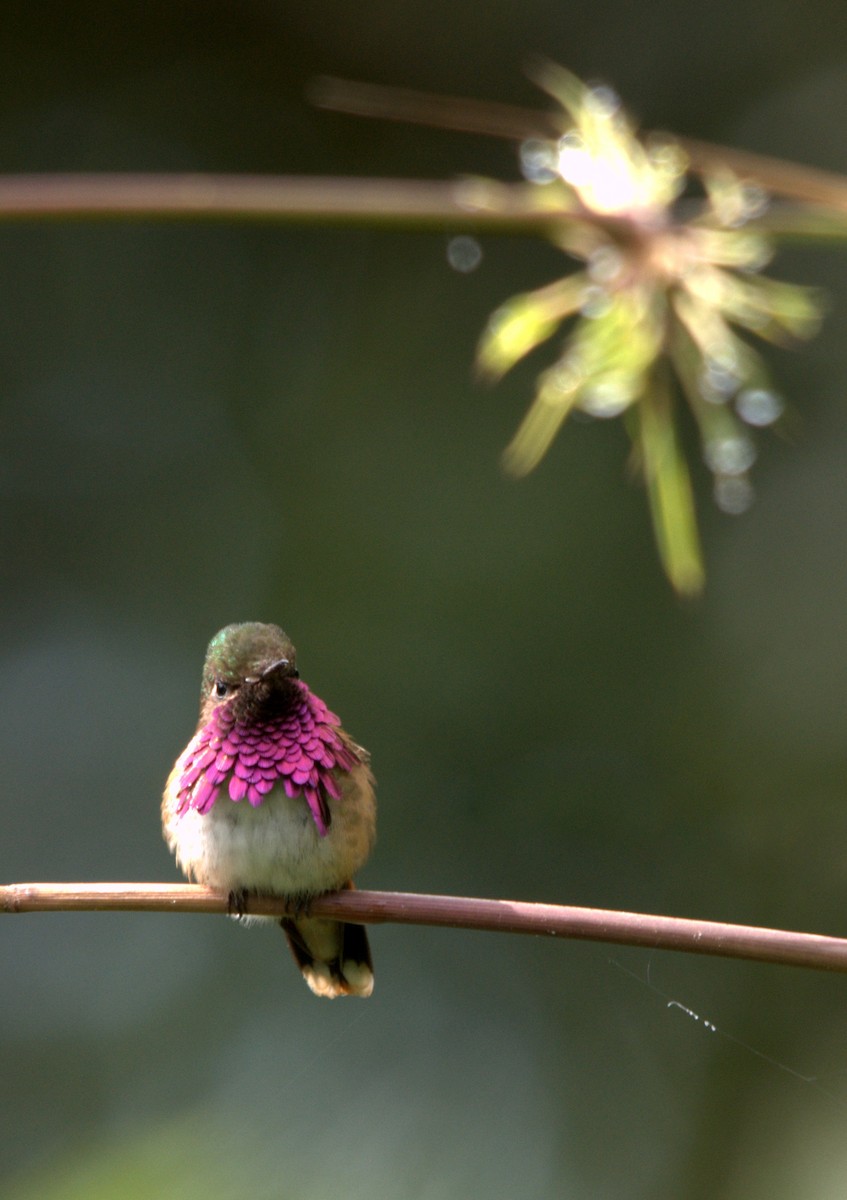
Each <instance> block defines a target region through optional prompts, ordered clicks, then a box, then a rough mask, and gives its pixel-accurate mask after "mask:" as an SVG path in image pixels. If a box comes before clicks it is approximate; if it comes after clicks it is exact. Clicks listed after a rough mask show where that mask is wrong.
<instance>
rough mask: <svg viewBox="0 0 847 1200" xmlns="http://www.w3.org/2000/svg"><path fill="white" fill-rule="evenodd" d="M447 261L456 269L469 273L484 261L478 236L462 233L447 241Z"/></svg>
mask: <svg viewBox="0 0 847 1200" xmlns="http://www.w3.org/2000/svg"><path fill="white" fill-rule="evenodd" d="M447 261H448V263H449V264H450V266H451V267H452V268H453V270H454V271H461V272H462V274H463V275H467V274H468V273H469V272H470V271H475V270H476V269H477V267H478V266H479V264H480V263H481V262H482V247H481V246H480V244H479V242H478V241H477V240H476V238H472V237H468V236H467V235H466V234H461V235H460V236H459V237H454V238H450V241H449V242H448V243H447Z"/></svg>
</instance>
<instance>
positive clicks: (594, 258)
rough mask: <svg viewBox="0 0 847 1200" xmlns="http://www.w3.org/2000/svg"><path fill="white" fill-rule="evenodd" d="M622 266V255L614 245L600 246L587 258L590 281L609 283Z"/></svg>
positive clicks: (616, 275)
mask: <svg viewBox="0 0 847 1200" xmlns="http://www.w3.org/2000/svg"><path fill="white" fill-rule="evenodd" d="M622 267H623V257H622V255H621V252H620V251H619V250H616V249H615V248H614V246H600V247H599V249H597V250H595V251H594V252H593V253H592V254H591V255H590V257H589V259H588V275H589V278H590V279H591V281H592V283H599V284H603V283H611V282H612V280H613V279H616V278H617V277H618V275H619V274H620V272H621V268H622Z"/></svg>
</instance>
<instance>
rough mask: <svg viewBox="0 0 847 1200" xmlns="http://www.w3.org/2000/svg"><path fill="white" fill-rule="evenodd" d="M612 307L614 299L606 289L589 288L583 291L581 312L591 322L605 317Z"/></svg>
mask: <svg viewBox="0 0 847 1200" xmlns="http://www.w3.org/2000/svg"><path fill="white" fill-rule="evenodd" d="M611 307H612V297H611V296H610V295H609V293H608V291H607V289H606V288H604V287H596V286H594V285H592V286H589V287H587V288H585V289H584V290H583V293H582V304H581V305H580V306H579V311H580V312H581V313H582V315H583V316H584V317H588V319H589V320H596V319H597V317H605V315H606V313H607V312H608V311H609V309H610V308H611Z"/></svg>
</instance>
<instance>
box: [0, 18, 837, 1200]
mask: <svg viewBox="0 0 847 1200" xmlns="http://www.w3.org/2000/svg"><path fill="white" fill-rule="evenodd" d="M0 33H2V37H0V63H2V70H0V97H2V102H1V103H0V163H2V168H3V169H4V170H5V171H12V172H14V171H25V170H34V171H62V170H152V171H169V170H174V171H177V170H213V171H226V172H236V171H247V172H280V173H286V172H291V173H298V172H301V173H320V174H333V173H334V174H362V175H375V176H377V175H401V176H406V177H420V178H449V177H452V176H454V175H456V174H459V173H465V172H469V173H482V174H489V175H492V176H497V177H501V178H505V179H511V178H516V177H517V171H516V166H515V153H514V148H513V147H511V146H509V145H507V144H501V143H493V142H487V141H484V140H483V139H480V138H473V137H469V136H460V135H454V134H448V133H443V132H438V131H432V130H425V129H411V128H405V127H403V126H395V125H390V124H381V123H370V122H365V121H361V122H359V121H356V120H353V119H350V118H345V117H342V116H337V115H332V114H327V113H321V112H317V111H315V110H313V109H311V108H310V107H309V106H308V105H307V103H306V102H305V100H304V89H305V87H306V85H307V83H308V81H309V79H310V78H311V77H313V76H314V75H315V74H317V73H333V74H338V75H343V76H347V77H352V78H357V79H366V80H369V81H373V82H382V83H386V84H399V85H404V86H410V87H418V88H422V89H426V90H432V91H442V92H448V93H454V94H467V95H473V96H477V97H481V98H491V99H498V100H503V101H510V102H515V103H520V104H533V103H536V101H537V100H539V99H540V97H538V96H537V93H536V92H535V91H534V89H533V88H532V87H531V85H530V84H529V83H528V82H527V81H526V79H525V78H524V76H523V74H522V64H523V63H524V62H525V60H526V57H527V56H528V55H529V54H533V53H543V54H544V55H546V56H548V57H549V58H551V59H554V60H556V61H559V62H561V63H562V64H564V65H566V66H568V67H570V68H571V69H573V70H575V71H577V72H578V73H579V74H581V75H582V76H583V77H586V78H589V79H593V78H603V79H605V80H607V81H608V82H611V83H612V84H613V85H614V86H615V87H616V88H617V89H618V91H619V92H620V93H621V94H622V95H623V97H624V98H625V100H626V102H627V104H628V105H629V107H630V109H631V110H632V111H633V112H634V113H635V114H636V115H637V116H638V117H640V119H641V120H643V122H644V123H645V124H646V125H648V126H651V127H657V126H660V127H666V128H672V129H675V130H677V131H679V132H683V133H689V134H692V135H695V136H701V137H707V138H712V139H715V140H721V141H724V142H727V143H731V144H735V145H743V146H746V147H748V148H750V149H754V150H759V151H764V152H768V153H777V154H781V155H785V156H788V157H796V158H798V159H800V160H804V161H807V162H812V163H815V164H817V165H820V166H826V167H830V168H832V169H836V170H842V171H845V170H847V152H846V151H845V140H844V135H843V130H844V127H845V121H846V120H847V10H838V9H837V8H836V9H833V6H832V5H831V4H829V3H823V0H811V2H810V3H807V4H805V5H802V6H798V5H797V4H796V3H794V0H790V2H789V0H771V3H769V4H768V5H764V4H761V3H757V2H756V0H732V3H729V2H728V0H713V2H711V3H708V4H704V3H694V2H693V0H683V2H682V3H679V2H678V0H677V2H674V3H671V2H668V0H662V2H658V3H654V4H650V5H634V4H630V3H626V2H625V0H594V2H593V3H591V4H587V3H580V4H576V3H575V4H570V5H564V4H562V3H560V2H554V0H526V2H524V3H522V4H520V5H518V4H516V3H508V2H502V0H500V2H495V3H491V2H489V3H484V2H483V0H451V2H450V3H446V2H444V0H436V2H433V0H428V2H427V3H424V2H423V0H410V2H407V3H404V4H397V3H396V2H395V3H385V2H382V0H364V2H363V3H359V4H355V5H352V4H348V3H342V2H341V0H317V2H316V3H313V4H309V5H294V4H285V3H283V2H282V0H264V2H260V0H253V2H250V0H246V2H243V3H240V4H238V5H232V4H228V3H218V2H215V0H204V2H203V3H200V2H199V0H197V2H188V0H170V2H169V3H167V4H165V3H145V4H143V5H136V4H121V3H117V4H114V5H111V6H106V5H101V4H93V3H78V4H73V3H72V4H69V5H68V4H61V5H60V4H55V3H45V4H37V5H31V4H24V3H20V2H18V0H15V2H11V3H7V4H4V5H3V7H2V10H0ZM449 235H450V231H449V230H445V231H444V233H443V235H441V234H430V235H419V234H412V233H409V234H397V233H378V232H373V233H366V232H361V231H344V230H339V229H333V230H326V231H325V230H321V229H319V228H313V229H311V230H308V231H305V230H298V229H294V228H284V227H273V226H269V225H266V226H246V225H241V226H239V225H236V224H227V223H221V224H218V225H202V226H201V225H191V224H190V223H182V224H180V223H176V222H174V223H158V224H157V223H146V222H138V223H127V222H111V223H102V224H90V223H89V224H86V223H77V224H74V223H65V224H62V223H54V224H46V223H45V224H5V225H2V226H0V280H2V287H3V294H4V297H5V302H4V304H3V306H2V316H0V396H2V401H1V402H2V407H3V439H2V450H0V454H2V458H0V485H2V489H3V493H4V505H3V510H2V511H3V517H2V524H1V525H0V529H2V539H3V541H2V554H1V555H0V569H1V570H2V572H3V593H2V596H3V603H2V617H0V620H2V627H0V656H2V664H0V665H1V666H2V678H3V681H4V687H3V719H2V723H0V761H1V762H2V764H3V767H2V771H3V792H4V803H3V836H2V842H0V863H2V869H0V878H2V880H3V881H4V882H13V881H24V880H123V879H131V880H175V879H177V878H178V876H177V872H176V869H175V867H174V866H173V864H172V862H171V861H170V858H169V855H168V853H167V850H166V848H165V846H164V843H163V842H162V841H161V837H160V832H159V815H158V805H159V796H160V794H161V788H162V785H163V782H164V779H165V777H166V775H167V772H168V770H169V768H170V765H171V763H172V761H173V759H174V758H175V756H176V754H177V753H178V751H179V750H180V749H181V748H182V746H183V745H184V744H185V742H186V740H187V739H188V737H189V735H190V733H191V732H192V730H193V728H194V722H195V718H196V703H197V693H198V687H199V676H200V667H201V662H202V656H203V652H204V649H205V645H206V642H207V640H208V638H209V637H210V636H211V634H212V633H214V632H215V630H216V629H218V627H219V626H221V625H223V624H225V623H227V622H230V621H235V620H270V621H279V622H280V623H282V624H283V625H284V626H285V628H286V629H287V630H288V632H289V633H290V634H291V636H292V637H293V639H294V641H295V642H296V644H297V646H298V650H299V658H300V666H301V670H302V673H303V675H304V678H305V679H306V680H307V681H308V682H309V683H310V684H311V685H312V687H313V688H314V689H315V690H316V691H317V692H318V693H319V694H320V695H321V696H323V697H325V699H326V700H327V701H328V702H329V703H330V705H331V706H332V707H333V708H335V709H336V710H337V711H339V712H340V713H341V714H342V715H343V717H344V721H345V724H346V726H347V727H348V728H349V729H350V730H351V732H352V733H353V734H354V736H356V737H357V738H359V739H361V741H362V742H364V744H365V745H367V746H368V747H369V748H370V750H371V751H372V753H373V758H374V764H375V768H376V773H377V776H378V779H379V785H380V788H379V796H380V803H381V810H380V840H379V845H378V847H377V851H376V853H375V855H374V857H373V859H372V860H371V863H370V864H369V866H368V867H367V869H366V870H365V871H364V872H363V873H362V876H361V878H360V883H361V884H363V885H364V886H371V887H377V888H380V887H381V888H389V889H407V890H413V891H436V892H438V891H443V892H451V893H458V894H466V895H484V896H502V897H510V898H519V899H537V900H547V901H560V902H564V903H576V904H586V905H598V906H603V907H621V908H626V909H631V910H643V911H647V912H663V913H672V914H676V915H682V916H699V917H704V918H712V919H718V920H730V921H739V922H745V923H762V924H769V925H777V926H787V927H792V928H804V929H812V930H816V931H820V932H831V933H836V934H840V933H844V932H845V931H846V930H845V916H844V910H845V894H847V808H845V791H847V787H845V785H846V784H847V780H846V779H845V761H844V742H845V737H844V717H843V700H844V696H845V693H847V655H845V653H844V650H843V641H844V627H845V612H847V576H846V575H845V568H844V547H845V544H847V504H845V498H846V497H845V469H844V462H845V453H847V411H845V404H844V396H845V390H847V337H845V329H847V294H845V293H847V288H845V286H844V276H845V269H847V251H845V250H843V249H842V250H830V251H827V252H826V253H824V252H821V251H819V250H799V249H795V250H793V251H792V252H791V254H782V255H781V256H780V257H779V258H778V259H777V261H776V263H775V266H774V269H773V273H774V274H775V275H777V276H780V277H783V278H792V279H797V280H803V281H807V282H810V283H820V284H822V285H823V286H825V287H826V288H827V289H828V291H829V294H830V297H831V303H832V310H831V313H830V316H829V318H828V320H827V323H826V325H825V328H824V331H823V333H822V335H821V336H820V337H819V338H818V339H817V340H816V341H815V342H814V343H813V344H812V345H811V347H809V348H807V349H803V350H802V351H800V352H799V353H796V354H788V353H776V354H774V355H772V356H771V361H772V364H773V366H774V369H775V371H776V373H777V376H778V378H779V380H780V382H781V384H782V387H783V389H784V391H785V392H786V394H787V395H788V396H789V397H790V398H791V400H792V402H793V403H794V405H795V409H796V413H797V415H798V416H799V418H800V420H799V421H798V422H797V424H796V428H795V434H794V438H793V443H790V442H786V441H780V440H778V439H777V438H775V437H768V436H763V437H762V438H760V439H759V446H760V450H761V454H760V461H759V463H758V465H757V467H756V469H755V472H754V482H755V483H756V484H757V489H758V501H757V503H756V505H755V506H754V508H753V509H752V510H751V511H750V512H749V513H748V514H747V515H745V516H744V517H742V518H731V517H726V516H723V515H721V514H719V513H717V512H716V510H715V509H714V508H713V506H712V505H711V501H710V498H709V495H708V488H709V484H708V479H707V477H706V473H705V470H704V471H702V472H701V473H700V475H699V477H698V480H697V484H698V489H699V493H700V502H701V508H702V513H703V525H704V539H705V543H706V553H707V559H708V569H709V579H708V585H707V591H706V595H705V598H704V599H703V600H702V601H701V602H700V603H696V604H682V603H680V602H678V601H676V600H675V599H674V597H673V596H672V595H671V594H670V591H669V589H668V587H667V585H666V584H665V582H664V580H663V578H662V576H661V573H660V569H659V567H658V564H657V561H656V555H655V552H654V549H653V545H652V539H651V533H650V529H649V522H648V517H647V509H646V501H645V498H644V495H643V492H642V491H641V489H640V488H639V487H638V486H634V485H633V484H632V483H631V482H630V481H628V479H627V477H626V472H625V469H624V459H625V452H626V441H625V438H624V435H623V431H622V430H621V428H620V427H619V425H618V424H616V423H611V424H605V423H597V422H594V423H591V422H586V421H583V422H582V423H580V422H577V421H574V422H573V423H572V424H571V425H569V427H568V428H567V430H566V432H565V434H564V435H563V436H562V437H561V438H560V439H559V441H558V442H557V444H556V446H555V447H554V450H553V452H552V453H551V454H550V456H549V458H548V459H547V460H546V461H545V462H544V464H543V465H542V467H541V468H540V469H539V470H538V472H537V473H536V474H535V475H533V476H532V477H531V478H529V479H528V480H527V481H525V482H524V483H521V484H515V483H512V482H509V481H508V480H506V479H505V478H504V477H503V475H502V474H501V472H500V470H499V467H498V456H499V453H500V451H501V450H502V448H503V446H504V445H505V443H506V441H507V440H508V438H509V436H510V435H511V433H512V432H513V430H514V428H515V426H516V423H517V421H518V419H519V418H520V415H521V414H522V413H523V411H524V410H525V407H526V405H527V404H528V402H529V398H530V394H531V380H532V376H533V374H534V372H535V371H536V370H537V369H538V367H539V365H540V364H543V363H544V362H546V361H547V358H545V353H547V354H548V357H549V352H544V351H542V352H541V353H540V354H539V355H538V356H536V357H535V358H534V359H533V360H532V361H531V362H530V363H528V364H526V365H525V366H524V367H521V369H519V370H517V371H516V372H515V373H514V374H513V376H510V377H509V378H508V379H507V380H506V381H504V382H503V383H502V384H501V385H499V386H498V387H496V388H494V389H490V388H484V387H481V386H479V385H477V384H476V383H475V382H474V380H473V375H472V369H471V364H472V359H473V353H474V347H475V342H476V339H477V337H478V335H479V333H480V331H481V330H482V328H483V326H484V323H485V320H486V318H487V315H488V314H489V313H490V311H491V310H492V309H493V308H495V307H496V306H497V304H499V303H500V302H501V301H502V300H504V299H505V298H506V297H507V296H509V295H511V294H513V293H514V292H516V291H520V290H524V289H526V288H529V287H533V286H537V285H539V284H541V283H544V282H545V281H547V280H549V279H551V278H553V277H554V276H555V274H556V273H557V272H558V271H559V270H560V268H561V262H560V258H559V256H558V255H557V253H556V252H554V250H553V249H552V248H549V247H546V246H544V245H539V244H536V243H534V242H529V241H523V240H520V239H505V238H504V239H495V238H485V239H483V240H482V243H481V245H482V251H483V259H482V263H481V265H480V266H479V268H478V269H477V270H476V271H474V272H473V273H470V274H462V273H459V272H456V271H454V270H452V269H451V267H450V266H449V265H448V262H447V256H446V249H447V244H448V239H449ZM372 944H373V949H374V956H375V960H376V967H377V987H376V991H375V994H374V997H373V999H372V1000H370V1001H368V1002H367V1003H366V1004H365V1003H362V1004H360V1003H356V1002H352V1001H351V1002H347V1003H339V1004H335V1005H329V1004H326V1003H323V1002H320V1001H318V1000H316V999H315V998H314V997H313V996H312V995H311V994H310V993H309V992H308V991H307V990H306V988H305V986H304V985H303V983H302V981H301V980H300V979H299V978H298V975H297V972H296V970H295V968H294V966H293V964H292V963H291V961H290V960H289V957H288V953H287V950H286V947H285V944H284V941H283V939H282V938H281V937H280V936H279V934H278V933H276V932H275V931H265V930H262V931H259V932H255V933H245V932H243V931H241V930H239V929H238V928H236V927H235V926H233V925H232V924H231V923H229V922H227V921H224V920H222V919H215V918H212V917H197V916H194V917H192V916H151V915H142V914H126V915H120V914H116V915H80V914H59V915H52V916H26V917H19V918H17V919H15V920H6V921H4V922H3V926H2V943H0V945H1V946H2V949H0V955H2V957H1V958H0V961H1V962H2V981H3V985H2V988H0V1005H2V1034H0V1046H1V1047H2V1049H1V1050H0V1053H2V1064H3V1072H2V1079H3V1087H2V1100H0V1129H2V1133H0V1139H2V1141H0V1193H2V1195H3V1196H4V1197H9V1198H11V1200H36V1198H37V1200H71V1198H73V1200H76V1198H77V1197H79V1198H82V1197H85V1198H86V1200H99V1198H100V1197H109V1198H110V1200H111V1198H112V1197H115V1196H120V1197H129V1198H131V1200H135V1198H136V1197H137V1198H139V1200H141V1198H143V1200H147V1198H148V1197H157V1198H160V1197H162V1198H165V1200H170V1198H171V1197H173V1198H180V1200H182V1198H186V1200H193V1198H194V1197H204V1198H206V1200H230V1198H232V1200H236V1198H238V1200H240V1198H241V1197H244V1196H250V1197H253V1198H254V1200H276V1198H282V1200H301V1198H302V1200H312V1198H324V1197H330V1196H334V1195H338V1194H341V1195H344V1196H346V1197H348V1198H349V1200H359V1198H364V1197H367V1198H369V1200H371V1198H373V1200H379V1198H386V1200H389V1198H390V1200H407V1198H409V1200H442V1198H445V1200H446V1198H452V1197H466V1196H486V1197H488V1198H489V1200H516V1198H520V1200H551V1198H559V1197H568V1198H570V1197H574V1198H578V1200H581V1198H583V1197H591V1198H594V1197H602V1198H603V1200H618V1198H620V1200H624V1198H626V1200H632V1198H638V1200H647V1198H650V1200H652V1198H656V1200H662V1198H665V1197H672V1198H674V1200H677V1198H680V1200H693V1198H703V1200H714V1198H721V1200H758V1198H760V1197H761V1198H765V1197H767V1200H782V1198H783V1197H784V1198H788V1197H791V1198H794V1197H797V1196H803V1197H804V1198H805V1197H815V1198H818V1197H826V1198H829V1197H832V1198H833V1200H835V1198H836V1197H837V1198H839V1200H840V1198H842V1197H843V1196H844V1195H845V1194H847V1142H845V1139H844V1136H843V1130H844V1121H845V1108H847V1076H845V1072H847V980H845V979H844V978H843V977H838V976H827V975H823V974H815V973H812V972H804V971H800V970H796V969H789V968H778V967H769V966H756V965H749V964H743V963H735V962H724V961H721V960H710V959H700V958H696V957H693V956H686V955H669V954H663V953H660V952H655V953H651V952H649V951H642V950H632V949H616V948H613V947H603V946H595V945H590V944H579V943H567V942H552V941H547V940H542V939H530V938H519V937H508V936H494V935H490V934H476V935H474V934H471V933H461V932H456V931H444V930H442V931H436V930H428V929H412V928H400V927H390V926H386V927H383V928H377V929H375V930H374V931H373V934H372ZM672 1000H675V1001H677V1002H678V1004H681V1005H684V1006H685V1007H686V1008H688V1009H690V1010H691V1011H692V1012H693V1013H695V1014H698V1015H699V1016H700V1018H701V1019H700V1020H699V1021H695V1020H694V1019H693V1018H692V1017H691V1016H689V1015H686V1013H685V1012H684V1011H683V1010H682V1009H681V1008H679V1007H678V1006H672V1007H668V1004H669V1001H672ZM706 1020H708V1021H710V1022H712V1023H714V1024H715V1025H716V1027H717V1032H710V1031H709V1030H708V1028H707V1027H706V1026H705V1024H704V1021H706Z"/></svg>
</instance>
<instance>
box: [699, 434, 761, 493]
mask: <svg viewBox="0 0 847 1200" xmlns="http://www.w3.org/2000/svg"><path fill="white" fill-rule="evenodd" d="M703 458H704V459H705V462H706V466H707V467H708V468H709V470H710V471H714V473H715V474H716V475H730V476H732V475H743V474H744V472H745V471H748V470H749V469H750V467H752V465H753V463H754V462H755V461H756V447H755V446H754V445H753V443H752V441H751V440H750V438H748V437H747V436H746V435H745V434H743V433H738V434H734V435H731V436H729V437H719V438H713V439H712V441H710V442H707V443H706V445H705V447H704V450H703ZM716 486H717V484H716Z"/></svg>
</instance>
